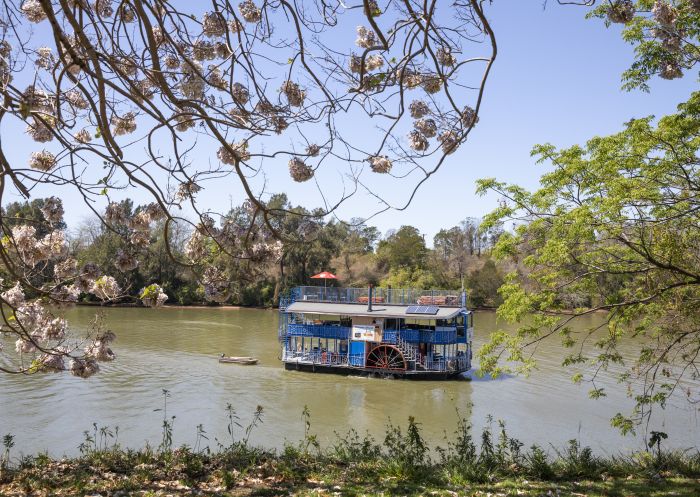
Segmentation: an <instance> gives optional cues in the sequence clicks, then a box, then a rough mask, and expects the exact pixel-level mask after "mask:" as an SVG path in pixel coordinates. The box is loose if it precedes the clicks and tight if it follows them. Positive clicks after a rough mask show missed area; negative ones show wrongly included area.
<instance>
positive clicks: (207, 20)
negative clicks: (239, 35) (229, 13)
mask: <svg viewBox="0 0 700 497" xmlns="http://www.w3.org/2000/svg"><path fill="white" fill-rule="evenodd" d="M227 30H228V26H227V25H226V19H224V16H223V15H221V13H220V12H206V13H205V14H204V17H203V18H202V34H203V35H204V36H207V37H209V38H219V37H221V36H224V35H225V34H226V31H227Z"/></svg>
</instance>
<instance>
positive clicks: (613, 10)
mask: <svg viewBox="0 0 700 497" xmlns="http://www.w3.org/2000/svg"><path fill="white" fill-rule="evenodd" d="M634 14H635V8H634V3H633V2H632V0H613V1H612V2H610V5H609V6H608V9H607V15H608V20H609V21H610V22H614V23H618V24H627V23H628V22H630V21H631V20H632V19H634Z"/></svg>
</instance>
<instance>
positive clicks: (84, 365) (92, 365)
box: [68, 357, 100, 378]
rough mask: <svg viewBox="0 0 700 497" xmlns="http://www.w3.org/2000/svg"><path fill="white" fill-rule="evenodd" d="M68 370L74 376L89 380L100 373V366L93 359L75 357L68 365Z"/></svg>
mask: <svg viewBox="0 0 700 497" xmlns="http://www.w3.org/2000/svg"><path fill="white" fill-rule="evenodd" d="M68 370H69V371H70V372H71V374H72V375H73V376H78V377H79V378H89V377H90V376H92V375H94V374H95V373H97V372H99V371H100V365H99V364H98V363H97V360H95V359H92V358H84V359H83V358H80V357H73V358H71V360H70V362H69V363H68Z"/></svg>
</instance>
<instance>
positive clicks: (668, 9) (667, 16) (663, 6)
mask: <svg viewBox="0 0 700 497" xmlns="http://www.w3.org/2000/svg"><path fill="white" fill-rule="evenodd" d="M651 13H652V15H653V16H654V19H656V21H657V22H658V23H659V24H660V25H661V26H663V27H664V28H671V29H673V28H674V27H675V23H676V18H677V17H678V12H677V11H676V9H675V8H674V7H673V6H672V5H671V4H670V3H668V2H667V1H665V0H656V1H655V2H654V6H653V7H652V9H651Z"/></svg>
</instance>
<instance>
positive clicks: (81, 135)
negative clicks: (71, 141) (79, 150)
mask: <svg viewBox="0 0 700 497" xmlns="http://www.w3.org/2000/svg"><path fill="white" fill-rule="evenodd" d="M75 141H77V142H78V143H90V142H91V141H92V134H91V133H90V131H88V130H87V129H86V128H83V129H81V130H80V131H78V132H77V133H76V134H75Z"/></svg>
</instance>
